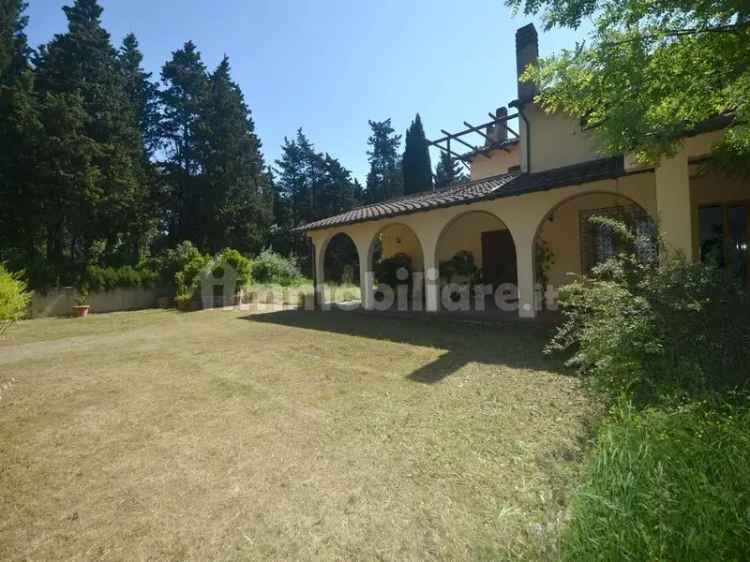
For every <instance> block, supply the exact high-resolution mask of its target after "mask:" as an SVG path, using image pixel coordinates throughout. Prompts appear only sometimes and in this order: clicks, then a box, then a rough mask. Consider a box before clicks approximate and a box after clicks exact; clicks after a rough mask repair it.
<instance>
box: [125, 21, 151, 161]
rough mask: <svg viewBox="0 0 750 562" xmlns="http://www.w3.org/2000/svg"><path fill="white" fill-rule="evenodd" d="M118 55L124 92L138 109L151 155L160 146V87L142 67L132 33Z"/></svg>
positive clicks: (142, 136) (142, 132)
mask: <svg viewBox="0 0 750 562" xmlns="http://www.w3.org/2000/svg"><path fill="white" fill-rule="evenodd" d="M119 56H120V64H121V67H122V73H123V78H124V81H125V92H126V94H127V96H128V99H129V100H130V103H131V105H132V107H133V110H134V111H135V117H136V121H137V122H138V128H139V130H140V132H141V139H142V143H143V147H144V149H145V150H146V154H147V155H148V156H149V157H150V156H152V155H153V154H154V152H155V151H156V150H157V149H158V147H159V117H160V115H159V97H158V96H159V90H158V87H157V85H156V84H155V83H153V82H152V81H151V73H150V72H146V71H144V70H143V66H142V63H143V54H142V53H141V51H140V50H139V48H138V40H137V39H136V37H135V35H133V34H132V33H129V34H128V35H126V36H125V39H124V40H123V42H122V47H120V53H119Z"/></svg>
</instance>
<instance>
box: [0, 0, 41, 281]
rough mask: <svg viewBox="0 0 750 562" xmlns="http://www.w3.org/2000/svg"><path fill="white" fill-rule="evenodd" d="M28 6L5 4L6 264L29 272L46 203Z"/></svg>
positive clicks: (1, 233)
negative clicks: (35, 178) (38, 159)
mask: <svg viewBox="0 0 750 562" xmlns="http://www.w3.org/2000/svg"><path fill="white" fill-rule="evenodd" d="M25 8H26V3H25V2H22V1H20V0H0V131H2V137H1V138H2V141H1V142H0V262H2V261H7V262H9V264H10V266H11V267H12V268H13V269H22V268H28V264H30V263H32V261H33V262H36V261H39V260H36V259H35V248H36V243H37V241H38V239H39V237H40V235H39V232H38V221H39V218H40V215H41V213H40V209H39V207H38V204H39V202H40V200H39V198H38V197H37V195H38V194H37V193H34V192H33V191H32V187H33V186H32V184H31V182H30V176H31V174H32V173H33V172H34V170H35V169H36V166H35V160H34V154H35V150H34V143H35V141H36V140H37V139H38V138H39V134H40V133H39V129H40V128H41V123H40V121H39V115H38V109H37V102H36V97H35V94H34V88H33V78H32V76H31V73H30V72H29V71H28V67H29V62H28V56H29V49H28V45H27V42H26V34H25V32H24V29H25V27H26V24H27V21H28V20H27V18H26V17H25V16H24V15H23V12H24V10H25Z"/></svg>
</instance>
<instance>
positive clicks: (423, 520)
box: [0, 311, 591, 560]
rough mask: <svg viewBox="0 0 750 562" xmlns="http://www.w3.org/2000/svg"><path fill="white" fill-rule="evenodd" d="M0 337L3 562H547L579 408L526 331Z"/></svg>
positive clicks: (168, 322)
mask: <svg viewBox="0 0 750 562" xmlns="http://www.w3.org/2000/svg"><path fill="white" fill-rule="evenodd" d="M11 338H12V339H10V340H9V341H6V342H4V343H3V344H0V384H2V383H8V384H9V386H7V387H6V390H4V391H3V396H2V400H0V459H1V460H0V462H1V463H2V466H0V512H2V513H3V517H2V518H1V519H0V559H3V560H25V559H52V558H54V559H74V560H91V559H109V560H132V559H137V560H146V559H152V560H188V559H189V560H209V559H223V560H225V559H238V560H239V559H243V560H244V559H257V560H266V559H273V560H354V559H357V560H430V559H436V560H437V559H439V560H466V559H487V560H498V559H515V560H517V559H545V558H550V557H554V555H555V549H556V540H557V528H558V526H559V524H560V521H561V520H562V519H563V517H564V513H565V510H566V506H567V501H568V493H569V490H570V488H571V484H572V482H573V480H574V476H575V475H576V473H577V470H578V459H579V457H580V447H581V445H580V444H581V442H582V437H583V436H584V435H585V434H586V422H585V420H586V419H587V418H589V417H590V413H591V406H590V404H589V403H588V402H587V401H586V399H585V398H584V397H583V396H582V394H581V392H580V389H579V388H578V386H577V384H576V383H575V381H574V380H573V379H571V378H567V377H564V376H561V375H559V374H557V373H556V372H555V370H554V366H553V365H550V364H548V363H547V362H545V360H544V359H543V358H542V355H541V347H542V345H543V339H542V338H541V337H540V335H539V334H538V333H537V332H536V331H535V330H534V329H533V328H530V327H525V328H524V327H520V326H519V327H517V328H513V329H509V328H505V329H500V328H489V327H482V326H469V325H462V324H455V323H449V322H446V321H441V320H435V321H430V322H425V321H406V322H405V321H403V320H395V319H389V318H379V317H366V316H364V315H361V314H356V313H349V314H347V313H341V312H329V313H311V312H297V311H287V312H278V313H270V314H263V315H260V314H259V315H254V316H249V317H248V316H247V315H246V313H245V314H243V313H236V312H232V313H230V312H223V311H207V312H198V313H191V314H179V313H175V312H171V311H147V312H137V313H118V314H110V315H99V316H97V315H94V316H92V317H91V318H88V319H85V320H56V319H53V320H34V321H29V322H24V323H21V324H20V325H19V326H17V327H16V329H15V332H14V333H13V334H12V335H11ZM13 379H15V382H12V383H9V381H11V380H13Z"/></svg>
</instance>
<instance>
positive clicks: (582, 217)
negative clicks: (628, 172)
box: [534, 191, 655, 291]
mask: <svg viewBox="0 0 750 562" xmlns="http://www.w3.org/2000/svg"><path fill="white" fill-rule="evenodd" d="M595 216H601V217H608V218H615V219H618V220H622V221H624V222H625V223H626V224H628V225H629V226H630V227H631V228H633V229H634V230H635V231H636V233H637V234H639V235H643V236H653V235H654V234H655V220H654V218H653V217H652V216H650V215H649V213H648V212H647V211H646V210H645V209H644V208H643V207H642V206H641V205H640V204H639V203H638V202H636V201H635V200H634V199H631V198H630V197H628V196H626V195H623V194H622V193H616V192H606V191H589V192H587V193H581V194H575V195H572V196H570V197H568V198H566V199H564V200H562V201H560V202H559V203H557V204H556V205H555V206H553V207H552V208H551V209H550V211H549V212H547V213H546V214H545V215H544V217H543V218H542V220H541V221H540V222H539V225H538V226H537V229H536V233H535V238H534V244H535V251H534V259H535V281H536V283H538V284H541V285H542V289H543V290H545V291H546V290H547V288H548V287H549V288H551V289H557V288H559V287H561V286H563V285H566V284H567V283H570V282H571V281H573V280H574V279H575V278H577V277H580V276H581V275H585V274H587V273H589V272H590V271H591V269H592V268H593V267H594V266H595V265H597V264H599V263H601V262H603V261H606V259H608V258H609V257H611V256H612V255H613V254H614V253H615V250H616V240H615V238H614V235H613V233H612V231H611V230H610V229H608V228H606V227H603V226H601V225H597V224H595V223H593V222H592V221H591V218H593V217H595ZM643 252H644V254H645V253H646V252H652V253H655V246H652V247H651V248H645V247H644V248H643Z"/></svg>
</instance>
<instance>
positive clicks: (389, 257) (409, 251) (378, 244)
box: [367, 222, 425, 309]
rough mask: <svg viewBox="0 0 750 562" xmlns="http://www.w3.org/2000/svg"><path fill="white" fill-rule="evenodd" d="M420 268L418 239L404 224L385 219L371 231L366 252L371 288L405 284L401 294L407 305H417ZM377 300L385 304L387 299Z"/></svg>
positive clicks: (420, 291) (422, 261)
mask: <svg viewBox="0 0 750 562" xmlns="http://www.w3.org/2000/svg"><path fill="white" fill-rule="evenodd" d="M424 270H425V259H424V251H423V249H422V242H421V241H420V239H419V236H417V234H416V232H415V231H414V230H413V229H412V228H411V227H410V226H409V225H408V224H405V223H403V222H388V223H386V224H383V225H382V226H380V227H379V228H378V230H377V231H376V232H375V233H374V234H373V236H372V239H371V240H370V244H369V248H368V252H367V271H368V282H369V283H370V284H371V285H372V288H373V289H375V290H377V287H382V286H386V285H387V286H389V287H390V288H391V289H392V290H393V291H396V289H397V288H398V286H401V287H402V290H403V288H404V287H408V290H407V291H406V295H405V297H404V298H406V299H407V300H408V303H409V306H410V307H412V308H416V309H421V308H422V303H423V293H424V281H423V279H424ZM400 273H403V275H401V274H400ZM381 296H382V295H381ZM375 297H376V298H377V297H378V295H377V294H376V295H375ZM378 303H379V302H378ZM378 303H376V302H375V301H373V303H372V304H373V306H376V305H377V304H378ZM380 304H383V305H384V306H388V303H380ZM401 304H403V303H401Z"/></svg>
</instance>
